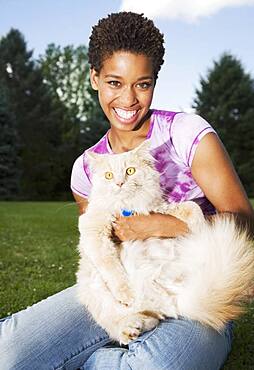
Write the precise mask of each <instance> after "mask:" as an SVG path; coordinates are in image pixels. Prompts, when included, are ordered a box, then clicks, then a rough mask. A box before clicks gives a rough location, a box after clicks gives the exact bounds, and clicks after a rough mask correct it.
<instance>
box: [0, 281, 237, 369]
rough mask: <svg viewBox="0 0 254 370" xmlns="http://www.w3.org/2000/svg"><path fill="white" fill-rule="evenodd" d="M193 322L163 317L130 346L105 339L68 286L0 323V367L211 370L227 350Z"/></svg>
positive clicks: (226, 339)
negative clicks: (118, 344) (119, 344)
mask: <svg viewBox="0 0 254 370" xmlns="http://www.w3.org/2000/svg"><path fill="white" fill-rule="evenodd" d="M231 342H232V327H231V325H230V324H228V325H227V327H226V329H225V331H224V332H223V333H221V334H219V333H217V332H216V331H214V330H212V329H209V328H206V327H203V326H202V325H200V324H198V323H197V322H192V321H188V320H175V319H168V320H165V321H163V322H161V323H160V324H159V325H158V326H157V327H156V328H155V329H153V330H152V331H150V332H147V333H144V334H143V335H142V336H141V337H139V338H138V339H137V340H135V341H133V342H132V343H131V344H130V345H129V348H127V347H120V346H117V344H114V343H112V342H111V340H110V339H109V337H108V335H107V334H106V332H105V331H104V330H103V329H102V328H100V327H99V326H98V325H97V324H96V323H95V322H94V321H93V320H92V319H91V317H90V315H89V314H88V313H87V312H86V310H85V309H84V307H83V306H81V305H80V303H79V302H78V301H77V298H76V288H75V286H74V287H72V288H68V289H66V290H64V291H62V292H60V293H58V294H55V295H54V296H52V297H49V298H47V299H45V300H43V301H41V302H39V303H37V304H35V305H33V306H32V307H28V308H27V309H26V310H23V311H21V312H18V313H16V314H14V315H12V316H11V317H7V318H6V319H2V320H1V321H0V370H44V369H45V370H77V369H82V370H92V369H93V370H96V369H98V370H127V369H128V370H131V369H133V370H137V369H138V370H162V369H164V370H166V369H167V370H169V369H170V370H185V369H186V370H199V369H200V370H204V369H206V370H210V369H211V370H215V369H220V368H221V366H222V365H223V363H224V361H225V360H226V358H227V356H228V353H229V351H230V348H231Z"/></svg>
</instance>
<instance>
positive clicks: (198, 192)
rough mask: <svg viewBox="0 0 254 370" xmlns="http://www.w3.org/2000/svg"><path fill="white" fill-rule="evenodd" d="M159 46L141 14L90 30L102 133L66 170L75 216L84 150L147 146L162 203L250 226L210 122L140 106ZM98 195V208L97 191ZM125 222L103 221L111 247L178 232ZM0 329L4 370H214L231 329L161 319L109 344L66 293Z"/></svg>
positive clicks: (157, 219) (144, 220)
mask: <svg viewBox="0 0 254 370" xmlns="http://www.w3.org/2000/svg"><path fill="white" fill-rule="evenodd" d="M163 43H164V40H163V35H162V34H161V33H160V31H159V30H158V29H157V28H156V27H155V26H154V24H153V22H152V21H151V20H149V19H147V18H146V17H144V16H143V15H142V14H136V13H132V12H120V13H115V14H111V15H109V16H108V17H107V18H103V19H101V20H100V21H99V22H98V24H97V25H96V26H94V27H93V30H92V34H91V37H90V43H89V63H90V66H91V71H90V76H91V84H92V87H93V88H94V89H95V90H97V91H98V96H99V101H100V104H101V107H102V109H103V111H104V113H105V115H106V116H107V118H108V120H109V123H110V126H111V127H110V130H109V131H108V132H107V133H106V135H105V136H103V137H102V138H101V139H100V141H99V142H98V143H97V144H95V145H94V146H93V147H92V148H89V149H87V150H86V151H85V152H84V153H83V154H82V155H81V156H80V157H79V158H77V160H76V161H75V163H74V166H73V170H72V179H71V189H72V192H73V195H74V198H75V199H76V201H77V204H78V206H79V210H80V213H84V212H85V210H86V207H87V204H88V198H89V195H90V192H91V187H92V184H93V173H92V168H90V167H89V163H88V161H87V158H88V156H89V155H90V156H91V154H93V152H96V153H98V154H103V153H109V154H110V155H112V156H114V155H115V154H116V153H123V152H126V151H129V150H131V149H134V148H136V147H137V146H139V144H141V143H142V142H144V141H146V140H150V145H151V147H150V148H151V155H152V156H153V157H154V158H155V163H156V169H157V171H158V172H159V186H160V187H161V191H162V192H163V193H164V198H165V200H167V201H168V202H169V203H170V202H181V201H188V200H192V201H195V202H196V203H198V204H199V205H200V207H201V208H202V210H203V212H204V214H205V215H212V214H214V213H215V212H216V211H217V212H229V213H233V214H236V215H241V217H242V218H245V219H248V220H250V219H253V210H252V207H251V205H250V203H249V201H248V198H247V196H246V194H245V191H244V189H243V187H242V185H241V183H240V181H239V179H238V176H237V174H236V172H235V170H234V168H233V166H232V164H231V162H230V160H229V158H228V155H227V153H226V151H225V149H224V147H223V145H222V143H221V142H220V140H219V139H218V136H217V134H216V133H215V131H214V129H213V128H212V127H211V125H210V124H209V123H208V122H206V121H205V120H204V119H203V118H201V117H200V116H198V115H195V114H186V113H183V112H173V111H171V110H169V111H162V110H151V109H150V105H151V102H152V98H153V92H154V88H155V83H156V79H157V77H158V73H159V71H160V68H161V65H162V64H163V56H164V47H163ZM172 93H173V92H171V94H172ZM88 153H89V154H88ZM127 167H128V168H127V169H126V172H124V174H123V176H122V178H121V179H120V180H119V181H118V180H117V179H114V180H115V181H116V182H119V184H116V185H115V186H116V187H118V188H117V191H121V189H120V188H121V183H122V182H123V181H125V178H126V177H128V176H132V174H133V173H134V172H135V168H134V167H132V164H130V165H128V166H127ZM107 170H108V169H103V181H110V180H111V179H112V178H113V173H112V172H111V171H109V172H106V173H105V171H107ZM133 171H134V172H133ZM144 185H145V186H146V184H144ZM100 196H101V199H102V202H103V196H105V194H101V195H100ZM113 202H114V198H113V195H112V203H113ZM128 210H130V209H128V207H127V211H128ZM122 211H123V210H122ZM134 211H135V210H134ZM120 212H121V210H119V213H120ZM100 216H102V217H104V215H100ZM128 216H129V217H118V218H116V220H115V221H114V223H113V224H112V231H113V233H114V234H115V236H117V237H118V240H119V242H121V241H123V240H133V239H147V238H150V237H153V236H157V237H170V238H173V237H179V236H180V237H181V236H182V235H183V234H185V233H187V232H188V227H187V225H186V224H185V223H184V222H183V221H181V220H179V219H178V218H176V217H173V216H171V215H163V214H159V213H150V214H148V215H132V212H131V213H130V214H128ZM117 279H118V276H116V277H115V280H116V281H117ZM102 304H103V303H102ZM15 323H18V325H16V324H15ZM0 325H1V326H0V329H1V330H0V333H1V336H0V357H1V360H2V361H4V362H3V363H4V364H5V369H50V368H59V369H63V368H66V369H67V368H68V369H72V370H77V369H78V368H80V369H86V370H92V369H109V370H112V369H115V370H116V369H122V370H127V369H128V370H130V369H132V370H136V369H141V368H142V369H146V370H150V369H151V370H152V369H156V370H160V369H169V368H170V369H182V370H185V369H186V370H192V369H193V370H194V369H195V370H203V369H208V370H214V369H219V368H220V367H221V366H222V365H223V363H224V361H225V359H226V358H227V355H228V353H229V351H230V348H231V341H232V336H231V334H232V333H231V329H232V328H231V323H228V324H227V325H226V326H225V329H224V330H222V331H221V332H220V333H218V332H217V331H215V330H213V329H211V328H208V327H205V326H203V325H200V324H198V323H197V322H195V321H191V320H185V319H184V318H179V319H173V318H169V319H167V320H164V321H162V322H160V324H159V325H158V326H157V327H156V328H155V329H153V330H151V331H147V332H146V333H144V334H142V336H140V337H138V338H137V339H136V340H134V341H132V342H131V343H130V344H129V347H128V348H123V347H121V346H120V344H119V345H118V346H117V344H116V343H112V341H111V339H110V338H109V337H108V335H107V333H106V332H105V331H104V330H103V329H102V328H101V327H100V326H99V325H97V324H96V323H95V322H94V321H93V320H92V319H91V316H90V314H89V313H88V312H87V310H86V309H85V308H84V307H83V306H82V305H81V304H80V302H79V301H78V299H77V292H76V287H73V288H69V289H67V290H65V291H63V292H61V293H59V294H57V295H55V296H52V297H50V298H49V299H47V300H45V301H42V302H40V303H38V304H36V305H34V306H33V307H31V308H29V309H27V310H25V311H22V312H20V313H17V314H16V315H15V316H14V317H12V318H7V319H5V320H3V321H2V322H1V323H0ZM134 329H135V328H134Z"/></svg>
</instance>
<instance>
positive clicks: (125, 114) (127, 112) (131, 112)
mask: <svg viewBox="0 0 254 370" xmlns="http://www.w3.org/2000/svg"><path fill="white" fill-rule="evenodd" d="M115 111H116V113H117V115H118V116H119V117H121V118H124V119H130V118H132V117H134V116H135V114H136V113H137V111H136V110H124V109H120V108H115Z"/></svg>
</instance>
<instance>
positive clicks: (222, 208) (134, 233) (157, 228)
mask: <svg viewBox="0 0 254 370" xmlns="http://www.w3.org/2000/svg"><path fill="white" fill-rule="evenodd" d="M191 172H192V175H193V178H194V179H195V181H196V183H197V184H198V186H199V187H200V188H201V189H202V190H203V192H204V194H205V196H206V197H207V198H208V199H209V201H210V202H211V203H212V204H213V205H214V207H215V208H216V210H217V211H219V212H228V213H234V214H236V216H237V217H238V218H239V221H240V222H242V223H244V225H246V226H248V227H249V229H250V231H251V233H252V230H253V220H254V212H253V208H252V206H251V204H250V202H249V200H248V197H247V195H246V193H245V191H244V189H243V186H242V184H241V182H240V180H239V178H238V176H237V174H236V171H235V169H234V167H233V165H232V163H231V161H230V158H229V156H228V154H227V152H226V150H225V149H224V147H223V145H222V143H221V141H220V140H219V138H218V137H217V135H216V134H214V133H209V134H207V135H205V136H204V137H203V139H202V140H201V141H200V143H199V145H198V147H197V149H196V153H195V155H194V159H193V161H192V166H191ZM114 229H115V233H116V235H117V236H118V237H119V239H121V240H129V239H146V238H148V237H151V236H157V237H176V236H178V235H182V234H184V233H186V232H187V231H188V228H187V225H186V224H185V223H184V222H182V221H181V220H179V219H177V218H175V217H173V216H170V215H161V214H152V215H149V216H132V217H127V218H125V217H120V218H118V219H117V221H116V223H115V227H114Z"/></svg>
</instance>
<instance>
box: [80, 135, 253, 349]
mask: <svg viewBox="0 0 254 370" xmlns="http://www.w3.org/2000/svg"><path fill="white" fill-rule="evenodd" d="M148 145H149V143H148V142H147V141H146V142H144V143H143V144H141V146H139V147H138V148H136V149H134V150H132V151H130V152H126V153H122V154H116V155H110V154H96V153H92V152H90V153H88V160H89V165H90V168H91V169H92V174H93V177H92V183H93V186H92V191H91V195H90V197H89V203H88V208H87V211H86V213H85V214H83V215H81V216H80V218H79V231H80V243H79V251H80V257H81V258H80V264H79V270H78V272H77V282H78V295H79V299H80V301H81V302H82V303H83V304H84V305H85V306H86V307H87V309H88V310H89V311H90V313H91V315H92V316H93V318H94V319H95V321H96V322H97V323H98V324H99V325H101V326H102V327H103V328H104V329H105V330H106V331H107V332H108V334H109V336H110V337H111V338H112V339H114V340H117V341H119V342H120V343H123V344H127V343H129V342H130V341H131V340H133V339H135V338H137V337H138V336H139V335H140V334H141V333H142V332H143V331H147V330H150V329H152V328H154V327H155V326H156V325H157V324H158V322H159V320H161V319H163V318H166V317H175V318H177V317H178V316H183V317H185V318H188V319H192V320H198V321H199V322H201V323H202V324H204V325H210V326H211V327H213V328H215V329H216V330H221V329H222V328H223V326H224V324H225V323H226V322H227V321H228V320H230V319H234V318H236V317H237V316H238V315H239V314H240V313H241V312H242V311H243V306H242V301H244V297H245V295H244V294H245V291H246V290H247V289H248V288H250V286H252V283H253V277H254V252H253V246H252V242H251V240H250V239H249V238H248V236H247V233H246V232H245V231H241V230H239V229H238V228H237V227H236V225H235V222H234V219H233V217H229V216H222V215H221V216H219V215H217V216H215V218H214V222H213V223H208V222H206V221H205V219H204V216H203V213H202V211H201V209H200V207H199V206H198V205H197V204H196V203H194V202H190V201H188V202H183V203H179V204H168V203H167V202H166V201H165V200H163V195H162V193H161V189H160V185H159V173H158V172H157V171H156V170H155V166H154V162H155V160H154V158H153V157H152V155H151V154H150V153H149V147H148ZM122 209H127V210H133V211H135V213H136V214H143V215H148V214H149V213H150V212H157V213H163V214H171V215H173V216H175V217H177V218H179V219H181V220H183V221H185V222H186V223H187V224H188V226H189V229H190V232H189V233H188V234H187V235H186V236H184V237H178V238H164V239H160V238H149V239H147V240H134V241H128V242H123V243H121V244H117V243H115V242H114V241H113V239H112V222H113V221H114V219H115V216H116V215H117V214H120V213H121V210H122Z"/></svg>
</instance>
